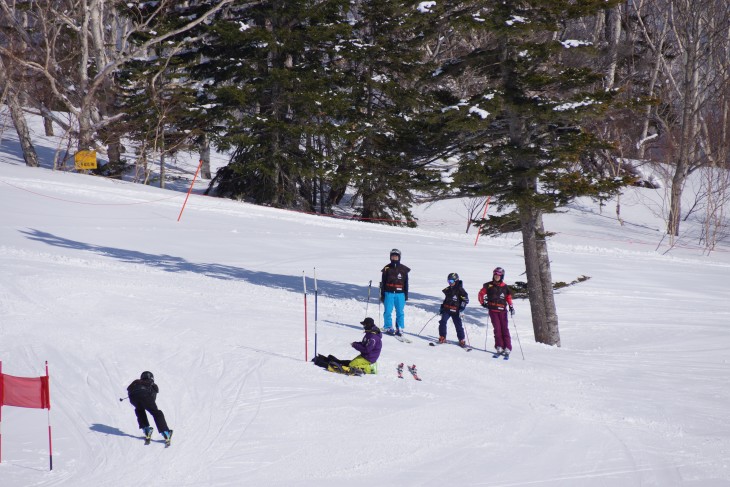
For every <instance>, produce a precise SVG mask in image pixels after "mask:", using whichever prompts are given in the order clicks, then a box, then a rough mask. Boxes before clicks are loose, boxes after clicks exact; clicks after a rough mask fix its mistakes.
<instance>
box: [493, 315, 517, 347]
mask: <svg viewBox="0 0 730 487" xmlns="http://www.w3.org/2000/svg"><path fill="white" fill-rule="evenodd" d="M489 319H490V320H492V326H493V327H494V346H495V347H498V348H506V349H507V350H510V351H512V338H511V337H510V336H509V325H508V323H507V310H504V311H498V310H495V309H490V310H489Z"/></svg>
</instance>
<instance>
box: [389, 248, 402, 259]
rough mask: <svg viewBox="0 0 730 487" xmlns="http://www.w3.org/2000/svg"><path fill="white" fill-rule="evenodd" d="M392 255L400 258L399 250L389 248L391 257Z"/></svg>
mask: <svg viewBox="0 0 730 487" xmlns="http://www.w3.org/2000/svg"><path fill="white" fill-rule="evenodd" d="M394 255H397V256H398V258H400V250H398V249H393V250H391V251H390V256H391V257H393V256H394Z"/></svg>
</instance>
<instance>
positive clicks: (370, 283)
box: [365, 279, 373, 318]
mask: <svg viewBox="0 0 730 487" xmlns="http://www.w3.org/2000/svg"><path fill="white" fill-rule="evenodd" d="M372 287H373V280H372V279H371V280H370V282H369V283H368V304H366V305H365V318H367V317H368V307H369V306H370V290H371V289H372Z"/></svg>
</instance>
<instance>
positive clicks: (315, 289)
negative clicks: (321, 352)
mask: <svg viewBox="0 0 730 487" xmlns="http://www.w3.org/2000/svg"><path fill="white" fill-rule="evenodd" d="M314 356H315V357H316V356H317V268H316V267H315V268H314Z"/></svg>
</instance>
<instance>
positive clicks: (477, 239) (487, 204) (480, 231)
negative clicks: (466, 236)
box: [474, 196, 492, 247]
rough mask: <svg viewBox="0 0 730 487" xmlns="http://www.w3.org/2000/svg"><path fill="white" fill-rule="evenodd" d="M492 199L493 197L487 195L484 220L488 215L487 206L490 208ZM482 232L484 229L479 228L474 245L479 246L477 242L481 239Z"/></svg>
mask: <svg viewBox="0 0 730 487" xmlns="http://www.w3.org/2000/svg"><path fill="white" fill-rule="evenodd" d="M491 199H492V197H491V196H488V197H487V203H486V204H485V205H484V214H483V215H482V220H484V217H485V216H487V208H489V200H491ZM481 233H482V230H481V228H479V230H477V238H476V239H475V240H474V247H476V246H477V242H478V241H479V235H480V234H481Z"/></svg>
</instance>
